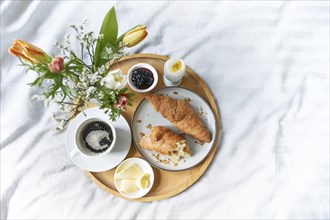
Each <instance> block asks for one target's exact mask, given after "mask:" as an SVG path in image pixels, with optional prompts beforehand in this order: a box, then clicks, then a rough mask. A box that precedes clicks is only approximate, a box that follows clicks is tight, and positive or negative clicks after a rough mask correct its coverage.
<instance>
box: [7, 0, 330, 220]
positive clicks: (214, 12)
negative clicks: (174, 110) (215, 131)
mask: <svg viewBox="0 0 330 220" xmlns="http://www.w3.org/2000/svg"><path fill="white" fill-rule="evenodd" d="M113 5H114V6H115V8H116V11H117V18H118V23H119V32H120V33H123V32H124V31H126V30H127V29H129V28H130V27H133V26H135V25H137V24H145V25H146V26H147V27H148V32H149V35H148V37H147V38H146V40H145V41H144V42H142V43H141V44H139V45H138V46H136V47H133V48H130V49H129V50H127V51H126V52H127V53H154V54H161V55H167V56H170V57H182V58H183V59H184V61H185V62H186V64H187V65H188V66H190V67H191V68H192V69H193V70H195V71H196V72H197V73H198V74H199V75H200V77H202V79H203V80H204V81H205V82H206V83H207V85H208V86H209V87H210V89H211V90H212V92H213V95H214V99H215V101H216V102H217V104H218V106H219V109H220V113H221V122H222V125H223V138H222V141H221V143H220V144H219V146H218V149H217V153H216V155H215V157H214V160H213V161H212V163H211V165H210V167H209V168H208V169H207V171H206V172H205V173H204V175H203V176H202V177H201V178H200V179H199V180H198V181H197V182H196V183H195V184H194V185H193V186H191V187H190V188H189V189H187V190H185V191H184V192H182V193H180V194H178V195H176V196H174V197H172V198H169V199H166V200H163V201H156V202H150V203H141V202H131V201H126V200H124V199H121V198H117V197H114V196H113V195H111V194H108V193H106V192H104V191H103V190H101V189H100V188H98V187H97V186H96V184H94V183H93V182H91V180H89V179H88V178H87V177H86V176H85V175H84V172H83V171H82V170H80V169H79V168H78V167H76V166H75V165H74V164H73V163H72V162H71V161H70V159H69V158H68V156H67V154H66V150H65V145H64V137H65V132H62V133H56V132H53V131H52V128H53V127H54V125H53V123H52V121H51V119H50V115H51V112H52V111H51V109H45V108H44V106H43V103H40V102H37V101H34V100H31V97H32V96H33V95H34V94H36V93H37V92H38V90H37V89H35V88H31V87H29V86H28V85H27V83H29V82H31V81H32V80H33V79H34V77H35V74H34V73H32V72H29V73H28V74H25V69H24V68H23V67H20V66H19V65H18V64H19V61H18V59H16V58H15V57H13V56H11V55H9V54H8V52H7V49H8V48H9V47H10V45H11V43H12V40H13V39H15V38H17V39H22V40H24V41H27V42H30V43H32V44H34V45H37V46H39V47H40V48H43V50H45V51H47V52H49V53H50V52H54V53H55V54H56V51H57V50H56V48H55V46H54V41H55V39H58V40H61V39H62V37H63V36H64V34H65V33H67V32H69V31H71V30H70V28H69V27H68V26H69V24H70V23H72V22H73V23H76V24H79V23H80V22H81V21H82V20H83V19H84V18H88V23H87V28H88V29H91V30H93V31H94V32H95V33H98V31H99V28H100V25H101V23H102V20H103V17H104V15H105V14H106V12H107V11H108V10H109V9H110V7H111V6H113ZM173 181H175V180H173ZM64 218H73V219H99V218H102V219H131V218H136V219H139V218H142V219H149V218H150V219H210V218H216V219H298V218H299V219H328V218H329V1H292V2H291V1H283V2H281V1H270V2H263V1H247V2H246V1H234V2H230V1H219V2H216V1H209V2H203V1H178V2H174V1H173V2H165V1H157V2H152V1H118V2H117V1H116V2H110V1H1V219H64Z"/></svg>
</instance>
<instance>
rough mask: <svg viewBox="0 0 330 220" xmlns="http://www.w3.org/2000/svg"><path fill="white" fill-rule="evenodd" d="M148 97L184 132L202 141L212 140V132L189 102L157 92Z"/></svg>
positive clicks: (152, 104) (155, 107) (157, 108)
mask: <svg viewBox="0 0 330 220" xmlns="http://www.w3.org/2000/svg"><path fill="white" fill-rule="evenodd" d="M146 99H147V100H148V101H149V102H150V104H151V106H152V107H153V108H154V109H155V110H156V111H157V112H159V113H161V114H162V116H163V117H164V118H166V119H167V120H169V121H170V122H171V123H172V124H173V125H174V126H175V127H177V128H178V129H179V130H181V131H182V132H184V133H186V134H189V135H191V136H192V137H194V138H196V139H197V140H199V141H201V142H210V141H211V134H210V132H209V131H208V130H207V129H206V128H205V126H204V124H203V122H202V120H201V119H200V118H199V117H198V116H197V114H196V113H195V112H194V110H193V108H192V107H191V105H190V104H189V103H188V102H186V101H183V100H177V99H173V98H171V97H169V96H159V95H155V94H149V95H147V96H146Z"/></svg>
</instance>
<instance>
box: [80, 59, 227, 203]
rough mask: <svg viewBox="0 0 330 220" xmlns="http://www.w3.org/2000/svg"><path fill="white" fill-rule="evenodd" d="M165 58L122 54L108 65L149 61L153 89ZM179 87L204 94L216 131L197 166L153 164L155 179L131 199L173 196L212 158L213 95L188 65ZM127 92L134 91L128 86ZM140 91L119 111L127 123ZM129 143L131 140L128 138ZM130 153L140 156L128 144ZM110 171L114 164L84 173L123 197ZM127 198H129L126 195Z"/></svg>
mask: <svg viewBox="0 0 330 220" xmlns="http://www.w3.org/2000/svg"><path fill="white" fill-rule="evenodd" d="M167 59H169V58H168V57H166V56H160V55H155V54H134V55H129V56H125V57H123V58H122V59H121V60H119V61H118V62H117V63H116V64H114V65H113V66H112V69H117V68H120V69H121V70H122V72H123V73H127V72H128V70H129V69H130V67H131V66H133V65H134V64H137V63H148V64H151V65H152V66H153V67H154V68H155V69H156V70H157V72H158V74H159V80H158V84H157V86H156V88H155V89H159V88H163V87H164V83H163V67H164V63H165V62H166V60H167ZM180 86H181V87H183V88H187V89H189V90H191V91H194V92H195V93H197V94H199V95H200V96H201V97H202V98H204V99H205V100H206V101H207V102H208V103H209V105H210V107H211V109H212V110H213V112H214V116H215V119H216V121H215V123H216V134H214V135H216V136H215V141H214V145H213V146H212V149H211V151H210V153H209V155H208V156H207V157H206V159H205V160H204V161H203V162H202V163H200V164H199V165H198V166H196V167H194V168H192V169H189V170H185V171H180V172H169V171H165V170H160V169H157V168H154V167H153V170H154V173H155V182H154V185H153V187H152V189H151V190H150V192H149V193H148V194H147V195H145V196H144V197H142V198H138V199H134V200H135V201H141V202H150V201H156V200H162V199H166V198H169V197H171V196H174V195H176V194H178V193H180V192H182V191H184V190H185V189H187V188H189V187H190V186H191V185H192V184H193V183H195V182H196V181H197V180H198V178H199V177H201V176H202V175H203V173H204V172H205V170H206V169H207V167H208V166H209V164H210V163H211V161H212V158H213V156H214V154H215V151H216V148H217V146H218V141H219V135H220V126H221V125H220V120H219V114H218V108H217V105H216V103H215V101H214V99H213V95H212V94H211V91H210V90H209V88H208V87H207V86H206V84H205V83H204V81H203V80H202V79H201V78H200V77H199V76H198V75H197V74H196V73H195V72H194V71H193V70H192V69H190V68H189V67H187V68H186V74H185V76H184V78H183V80H182V84H181V85H180ZM130 92H134V91H132V90H130ZM143 97H144V95H143V94H137V93H136V95H135V96H134V101H133V106H129V108H128V109H127V111H126V112H124V113H123V116H124V117H125V119H126V120H127V122H128V123H129V124H131V119H132V117H133V113H134V112H135V109H136V108H137V106H138V104H139V103H140V102H141V100H142V99H143ZM132 145H134V144H133V141H132ZM131 157H140V158H142V156H141V155H140V154H139V152H138V151H137V150H136V148H135V146H131V149H130V151H129V153H128V155H127V157H126V158H131ZM114 172H115V168H113V169H111V170H108V171H104V172H87V171H86V175H87V176H89V177H90V178H91V180H92V181H93V182H95V183H96V184H97V185H98V186H99V187H100V188H102V189H103V190H105V191H107V192H109V193H111V194H113V195H115V196H117V197H121V198H124V199H127V198H126V197H123V196H122V195H121V194H120V193H119V192H118V191H117V190H116V187H115V185H114V178H113V176H114ZM128 200H130V199H128Z"/></svg>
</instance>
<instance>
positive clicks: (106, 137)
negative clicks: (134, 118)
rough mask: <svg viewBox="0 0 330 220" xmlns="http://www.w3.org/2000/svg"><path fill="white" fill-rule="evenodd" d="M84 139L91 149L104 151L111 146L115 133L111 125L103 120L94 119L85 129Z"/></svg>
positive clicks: (97, 151) (87, 146) (94, 151)
mask: <svg viewBox="0 0 330 220" xmlns="http://www.w3.org/2000/svg"><path fill="white" fill-rule="evenodd" d="M82 139H83V143H84V145H85V147H86V148H87V149H88V150H89V151H91V152H93V153H102V152H104V151H106V150H107V149H108V148H109V147H110V145H111V143H112V141H113V134H112V131H111V128H110V126H109V125H107V124H106V123H104V122H102V121H94V122H91V123H89V124H88V125H87V126H86V127H85V128H84V129H83V131H82Z"/></svg>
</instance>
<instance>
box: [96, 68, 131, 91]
mask: <svg viewBox="0 0 330 220" xmlns="http://www.w3.org/2000/svg"><path fill="white" fill-rule="evenodd" d="M126 83H127V77H126V75H124V74H122V72H121V70H120V69H116V70H113V71H110V72H109V73H108V75H107V76H106V77H104V78H103V79H102V80H101V85H102V86H105V87H107V88H108V89H122V88H124V87H125V86H126Z"/></svg>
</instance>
